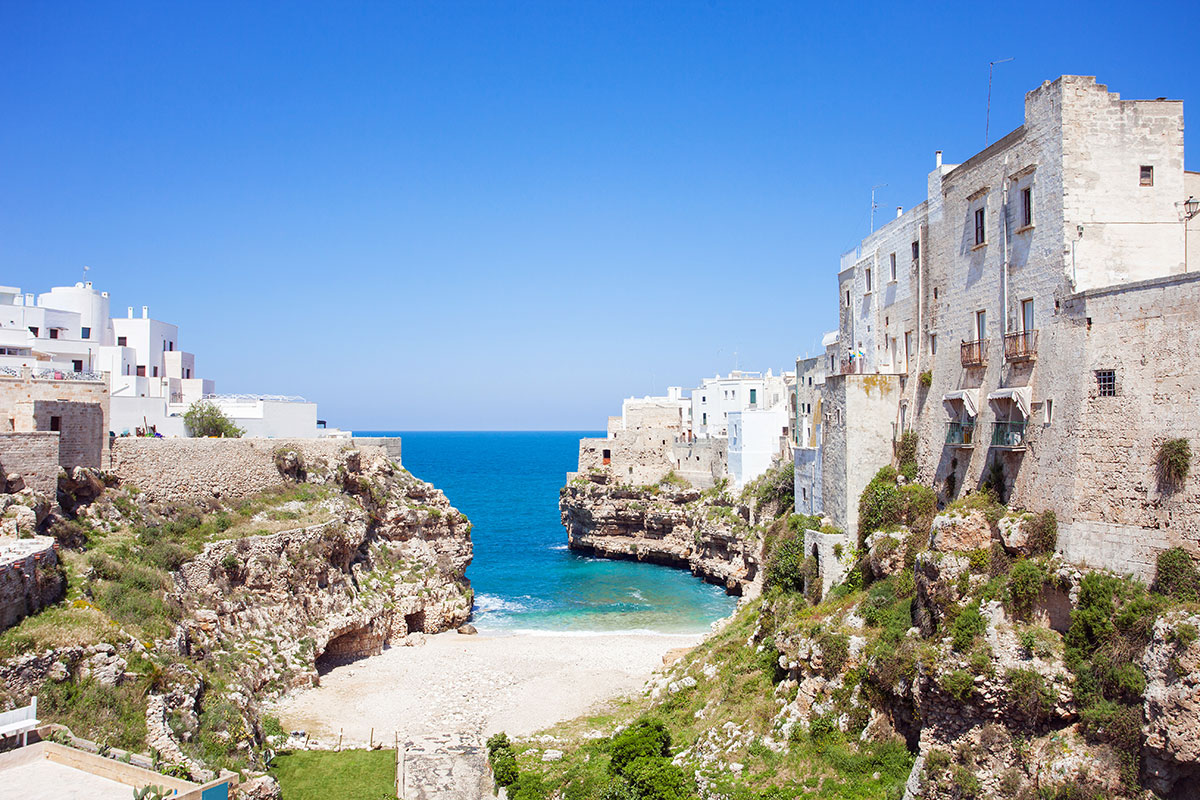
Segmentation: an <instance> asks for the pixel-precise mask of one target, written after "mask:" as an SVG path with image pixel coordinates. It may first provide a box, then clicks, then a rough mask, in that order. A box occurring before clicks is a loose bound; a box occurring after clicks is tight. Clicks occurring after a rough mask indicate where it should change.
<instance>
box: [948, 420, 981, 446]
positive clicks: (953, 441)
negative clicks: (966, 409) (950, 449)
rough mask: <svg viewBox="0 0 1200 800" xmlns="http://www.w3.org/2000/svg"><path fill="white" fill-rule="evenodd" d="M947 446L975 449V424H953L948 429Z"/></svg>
mask: <svg viewBox="0 0 1200 800" xmlns="http://www.w3.org/2000/svg"><path fill="white" fill-rule="evenodd" d="M946 444H948V445H953V446H956V447H974V446H975V423H974V422H951V423H950V425H949V427H947V428H946Z"/></svg>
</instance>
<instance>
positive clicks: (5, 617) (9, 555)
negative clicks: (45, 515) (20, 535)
mask: <svg viewBox="0 0 1200 800" xmlns="http://www.w3.org/2000/svg"><path fill="white" fill-rule="evenodd" d="M65 589H66V581H65V580H64V578H63V575H62V571H61V570H60V569H59V565H58V552H57V551H56V550H55V545H54V539H53V537H50V536H34V537H31V538H28V539H17V538H15V537H7V536H6V537H3V538H0V631H2V630H4V629H5V628H9V627H11V626H13V625H15V624H17V623H18V622H20V621H21V620H22V619H24V618H25V617H27V616H29V615H30V614H36V613H37V612H38V611H41V610H42V609H43V608H45V607H46V606H48V605H50V604H51V603H54V602H55V601H57V600H58V599H59V598H60V597H62V593H63V591H64V590H65Z"/></svg>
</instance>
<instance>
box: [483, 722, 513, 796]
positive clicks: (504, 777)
mask: <svg viewBox="0 0 1200 800" xmlns="http://www.w3.org/2000/svg"><path fill="white" fill-rule="evenodd" d="M487 751H488V764H490V765H491V767H492V775H493V776H494V777H495V779H496V786H497V787H500V786H512V785H513V784H515V783H516V782H517V780H518V779H519V778H520V772H519V770H518V769H517V754H516V753H515V752H514V751H513V747H512V742H510V741H509V740H508V735H507V734H505V733H504V732H503V731H501V732H500V733H497V734H495V735H493V736H491V737H489V738H488V740H487Z"/></svg>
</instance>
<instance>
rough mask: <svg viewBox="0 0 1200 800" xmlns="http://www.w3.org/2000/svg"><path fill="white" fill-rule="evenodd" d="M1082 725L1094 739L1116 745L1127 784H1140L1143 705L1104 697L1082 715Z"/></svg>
mask: <svg viewBox="0 0 1200 800" xmlns="http://www.w3.org/2000/svg"><path fill="white" fill-rule="evenodd" d="M1079 716H1080V719H1079V729H1080V731H1082V733H1083V735H1084V736H1085V737H1086V738H1087V739H1088V740H1089V741H1093V742H1104V743H1106V744H1109V745H1111V746H1112V748H1113V752H1114V753H1115V754H1116V755H1117V757H1118V758H1119V759H1120V761H1121V777H1122V779H1123V780H1124V782H1125V785H1126V787H1127V788H1130V789H1133V788H1136V787H1137V780H1138V771H1139V769H1138V767H1139V764H1140V762H1141V750H1142V705H1141V703H1137V704H1132V705H1131V704H1124V703H1114V702H1112V701H1110V700H1100V701H1098V702H1096V703H1095V704H1093V705H1091V706H1089V707H1087V708H1085V709H1084V710H1083V712H1082V713H1081V714H1080V715H1079Z"/></svg>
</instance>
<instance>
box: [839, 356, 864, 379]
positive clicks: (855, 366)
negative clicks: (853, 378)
mask: <svg viewBox="0 0 1200 800" xmlns="http://www.w3.org/2000/svg"><path fill="white" fill-rule="evenodd" d="M862 366H863V359H861V358H844V359H842V361H841V364H840V367H841V369H840V370H839V371H838V374H839V375H855V374H857V373H860V372H862Z"/></svg>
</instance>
